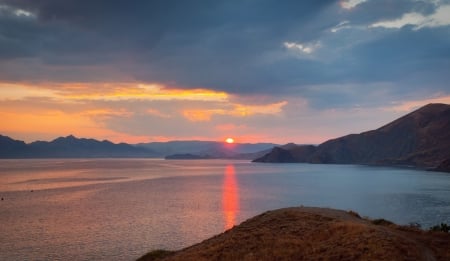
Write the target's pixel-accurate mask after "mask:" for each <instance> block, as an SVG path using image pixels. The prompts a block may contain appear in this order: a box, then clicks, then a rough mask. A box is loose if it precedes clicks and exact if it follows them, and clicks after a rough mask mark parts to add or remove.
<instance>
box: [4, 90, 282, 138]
mask: <svg viewBox="0 0 450 261" xmlns="http://www.w3.org/2000/svg"><path fill="white" fill-rule="evenodd" d="M0 89H1V93H0V109H1V112H0V115H1V117H2V119H3V120H2V123H1V124H0V133H2V134H7V135H11V136H13V137H18V138H22V137H23V136H27V137H28V136H29V137H30V138H29V139H28V141H33V140H35V139H44V140H45V139H46V140H49V139H52V138H56V137H57V136H65V135H68V134H73V135H76V136H81V137H92V138H97V139H109V140H112V141H115V142H123V141H125V142H132V141H133V142H148V141H152V140H155V139H160V140H167V139H170V138H171V137H173V139H180V138H177V136H176V133H167V132H175V131H174V130H178V131H179V132H181V133H182V130H183V128H178V125H179V124H184V125H187V124H188V123H187V122H185V123H182V121H183V119H185V120H187V121H188V122H192V123H193V124H194V126H195V123H196V122H210V123H211V127H210V130H209V131H207V132H208V133H209V134H207V135H206V136H202V135H201V134H200V135H199V134H194V133H190V134H186V137H185V138H184V139H190V138H193V137H194V136H195V137H198V138H202V139H207V140H211V139H217V140H218V139H220V137H221V136H222V135H224V133H225V132H224V130H223V128H222V129H221V128H216V127H215V126H225V125H227V124H228V125H229V126H237V125H234V124H233V119H236V118H248V117H253V116H255V115H271V116H273V117H277V115H281V113H282V110H283V107H284V106H285V105H286V104H287V102H286V101H280V102H275V103H265V104H257V105H255V104H242V103H236V102H233V101H232V99H231V96H230V95H229V94H227V93H225V92H216V91H213V90H208V89H206V88H196V89H186V90H184V89H181V88H173V87H172V88H167V87H164V86H163V85H160V84H140V83H117V84H113V83H86V84H83V83H72V84H69V83H63V84H55V83H40V84H37V85H33V84H31V83H30V84H23V83H21V84H19V83H17V84H13V83H2V84H0ZM214 116H221V117H222V118H223V119H222V120H223V121H224V122H222V121H221V122H216V121H215V117H214ZM224 117H225V118H224ZM138 119H139V120H138ZM162 121H163V122H165V124H167V126H168V127H165V126H164V125H162V123H163V122H162ZM121 122H124V123H121ZM126 122H131V123H130V126H127V123H126ZM133 124H134V126H135V127H134V126H132V125H133ZM170 126H173V127H170ZM156 128H159V129H158V133H151V134H147V133H146V131H145V129H148V130H150V131H152V130H153V129H156ZM197 128H199V130H200V131H204V130H203V129H200V127H197ZM141 129H142V130H141ZM185 129H186V128H185ZM167 130H169V131H167ZM240 130H241V131H242V130H243V129H242V128H240ZM211 131H213V132H211ZM234 131H238V129H237V128H234ZM247 131H248V130H247ZM155 132H156V130H155ZM192 132H195V128H194V129H193V130H192ZM27 133H28V134H29V133H34V134H35V135H27ZM193 134H194V135H193ZM241 135H244V134H243V133H241ZM247 137H250V135H248V134H247ZM249 141H252V139H251V138H250V140H249Z"/></svg>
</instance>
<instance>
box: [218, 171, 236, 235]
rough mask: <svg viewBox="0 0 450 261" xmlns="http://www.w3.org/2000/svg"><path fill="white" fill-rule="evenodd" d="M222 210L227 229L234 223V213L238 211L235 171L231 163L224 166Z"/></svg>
mask: <svg viewBox="0 0 450 261" xmlns="http://www.w3.org/2000/svg"><path fill="white" fill-rule="evenodd" d="M222 210H223V214H224V218H225V230H228V229H230V228H232V227H233V226H234V225H235V223H236V215H237V213H238V212H239V188H238V184H237V182H236V171H235V169H234V165H232V164H229V165H227V166H226V168H225V173H224V182H223V194H222Z"/></svg>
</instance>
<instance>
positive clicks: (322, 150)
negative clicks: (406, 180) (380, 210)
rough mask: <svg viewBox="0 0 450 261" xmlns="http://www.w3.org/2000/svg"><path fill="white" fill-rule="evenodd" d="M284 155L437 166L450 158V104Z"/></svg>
mask: <svg viewBox="0 0 450 261" xmlns="http://www.w3.org/2000/svg"><path fill="white" fill-rule="evenodd" d="M274 152H275V153H276V151H274ZM271 153H272V152H271ZM269 154H270V153H269ZM284 155H287V157H288V158H294V159H295V160H294V161H295V162H310V163H337V164H386V165H412V166H417V167H436V166H438V165H439V164H440V163H441V162H442V161H443V160H445V159H448V158H450V105H446V104H429V105H426V106H424V107H422V108H420V109H418V110H416V111H414V112H411V113H409V114H407V115H405V116H403V117H401V118H399V119H397V120H395V121H393V122H391V123H389V124H387V125H385V126H383V127H381V128H379V129H376V130H372V131H368V132H363V133H361V134H351V135H347V136H344V137H340V138H337V139H332V140H329V141H326V142H324V143H322V144H320V145H319V146H317V147H316V148H309V149H308V150H307V151H306V150H305V148H301V147H294V148H290V149H288V150H287V151H286V152H284ZM295 155H299V156H295ZM276 159H277V158H276V157H271V156H270V155H265V156H264V157H263V158H259V159H256V160H255V161H256V162H283V161H277V160H276Z"/></svg>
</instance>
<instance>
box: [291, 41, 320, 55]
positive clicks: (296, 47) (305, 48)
mask: <svg viewBox="0 0 450 261" xmlns="http://www.w3.org/2000/svg"><path fill="white" fill-rule="evenodd" d="M283 46H284V47H285V48H286V49H288V50H292V51H296V52H299V53H304V54H311V53H313V52H314V51H315V50H317V49H318V48H320V43H319V42H316V43H308V44H303V43H296V42H284V43H283Z"/></svg>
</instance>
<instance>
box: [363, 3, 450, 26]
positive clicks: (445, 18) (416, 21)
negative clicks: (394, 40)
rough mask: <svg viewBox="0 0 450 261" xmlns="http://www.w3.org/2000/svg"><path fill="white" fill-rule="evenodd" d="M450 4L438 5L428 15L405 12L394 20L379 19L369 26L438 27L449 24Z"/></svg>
mask: <svg viewBox="0 0 450 261" xmlns="http://www.w3.org/2000/svg"><path fill="white" fill-rule="evenodd" d="M449 14H450V5H442V6H439V7H438V8H437V9H436V11H435V12H434V13H432V14H429V15H423V14H421V13H416V12H412V13H406V14H404V15H403V16H402V17H401V18H399V19H395V20H387V21H380V22H376V23H373V24H371V25H370V27H383V28H395V29H399V28H402V27H404V26H407V25H411V26H413V29H414V30H419V29H422V28H425V27H440V26H448V25H450V15H449Z"/></svg>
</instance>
